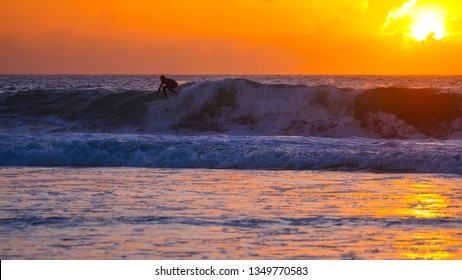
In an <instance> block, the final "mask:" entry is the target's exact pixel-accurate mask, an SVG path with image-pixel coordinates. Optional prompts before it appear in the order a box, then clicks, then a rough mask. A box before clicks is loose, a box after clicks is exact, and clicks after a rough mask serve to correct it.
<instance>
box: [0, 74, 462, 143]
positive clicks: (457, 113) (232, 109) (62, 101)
mask: <svg viewBox="0 0 462 280" xmlns="http://www.w3.org/2000/svg"><path fill="white" fill-rule="evenodd" d="M0 129H1V131H0V132H4V133H7V132H31V131H32V132H108V133H128V132H130V133H131V132H136V133H143V134H159V133H180V134H184V133H186V134H191V133H192V134H196V133H220V134H234V135H236V134H237V135H286V136H320V137H334V138H343V137H354V136H358V137H369V138H377V139H380V138H384V139H423V138H437V139H451V138H462V94H458V93H454V92H450V93H449V92H442V91H440V90H438V89H415V88H374V89H364V90H358V89H345V88H336V87H334V86H315V87H313V86H305V85H299V86H297V85H286V84H262V83H258V82H254V81H250V80H246V79H223V80H219V81H205V82H201V83H196V84H185V85H183V86H181V87H180V92H179V94H178V95H176V96H173V97H171V98H169V99H165V100H164V99H161V97H160V96H157V95H156V94H153V93H150V92H148V91H136V90H130V91H127V90H105V89H88V90H85V89H79V90H29V91H20V92H3V93H0Z"/></svg>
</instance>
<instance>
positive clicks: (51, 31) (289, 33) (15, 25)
mask: <svg viewBox="0 0 462 280" xmlns="http://www.w3.org/2000/svg"><path fill="white" fill-rule="evenodd" d="M406 3H407V4H406ZM406 8H407V10H406ZM429 13H430V14H432V15H433V14H435V15H438V20H439V21H440V22H441V24H442V25H444V28H445V35H444V37H443V38H441V39H439V40H436V39H435V38H436V37H437V36H433V35H434V34H435V33H432V34H430V35H429V36H428V39H427V40H425V39H423V40H421V41H418V40H416V39H415V38H414V37H413V36H412V34H413V33H412V31H413V30H412V28H413V27H412V26H418V24H420V22H418V20H417V19H418V18H421V17H422V16H420V15H421V14H424V15H426V14H429ZM425 17H427V18H428V16H425ZM430 17H431V16H430ZM428 22H430V21H428V20H427V23H428ZM424 23H425V22H424ZM430 23H431V25H433V26H434V25H435V23H434V22H433V23H432V22H430ZM414 29H415V28H414ZM414 31H415V30H414ZM425 34H426V33H424V37H425V36H426V35H425ZM461 39H462V1H460V0H442V1H436V0H435V1H430V0H411V1H409V0H375V1H374V0H323V1H308V0H194V1H193V0H162V1H158V0H75V1H73V0H40V1H37V0H2V1H1V2H0V73H41V74H46V73H82V74H113V73H117V74H155V73H166V74H462V67H461V66H460V65H462V40H461Z"/></svg>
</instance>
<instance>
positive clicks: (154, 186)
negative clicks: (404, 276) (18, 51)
mask: <svg viewBox="0 0 462 280" xmlns="http://www.w3.org/2000/svg"><path fill="white" fill-rule="evenodd" d="M172 77H173V78H175V79H176V80H178V81H179V82H180V84H181V85H180V88H179V93H178V94H177V95H176V94H169V98H167V99H164V98H163V94H161V95H157V94H156V93H155V91H157V87H158V85H159V80H158V77H157V76H129V75H118V76H112V75H107V76H106V75H100V76H91V75H87V76H86V75H83V76H80V75H51V76H47V75H39V76H34V75H3V76H0V188H1V191H0V196H1V199H0V244H1V245H0V257H1V258H2V259H461V257H462V233H461V232H460V228H462V196H461V194H462V77H459V76H244V77H240V76H179V75H177V76H172Z"/></svg>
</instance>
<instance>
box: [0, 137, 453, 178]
mask: <svg viewBox="0 0 462 280" xmlns="http://www.w3.org/2000/svg"><path fill="white" fill-rule="evenodd" d="M0 141H1V143H2V145H1V146H0V166H82V167H100V166H109V167H158V168H208V169H264V170H336V171H371V172H392V173H394V172H410V173H457V174H462V154H461V150H460V147H461V146H462V143H461V142H460V141H461V140H444V141H442V140H439V141H438V140H393V142H392V143H391V142H390V141H389V140H374V139H367V138H350V139H337V138H318V137H280V136H277V137H258V136H252V137H248V136H226V135H222V136H210V135H209V136H173V135H170V136H169V135H164V136H155V135H110V134H106V135H104V134H75V133H69V134H34V135H7V134H0Z"/></svg>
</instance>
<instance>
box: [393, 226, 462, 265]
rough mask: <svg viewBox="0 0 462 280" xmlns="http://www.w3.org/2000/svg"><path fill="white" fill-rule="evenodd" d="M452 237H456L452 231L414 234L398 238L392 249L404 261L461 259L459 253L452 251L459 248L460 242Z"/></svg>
mask: <svg viewBox="0 0 462 280" xmlns="http://www.w3.org/2000/svg"><path fill="white" fill-rule="evenodd" d="M449 233H452V234H449ZM454 236H457V233H456V232H454V230H449V231H430V232H415V233H413V234H410V235H403V236H401V237H398V238H397V240H396V241H395V242H394V244H393V247H394V248H395V249H397V250H398V252H400V253H399V257H400V258H404V259H416V260H446V259H461V257H462V255H461V253H460V252H458V250H455V249H454V248H457V245H459V246H460V240H456V239H455V238H454Z"/></svg>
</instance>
